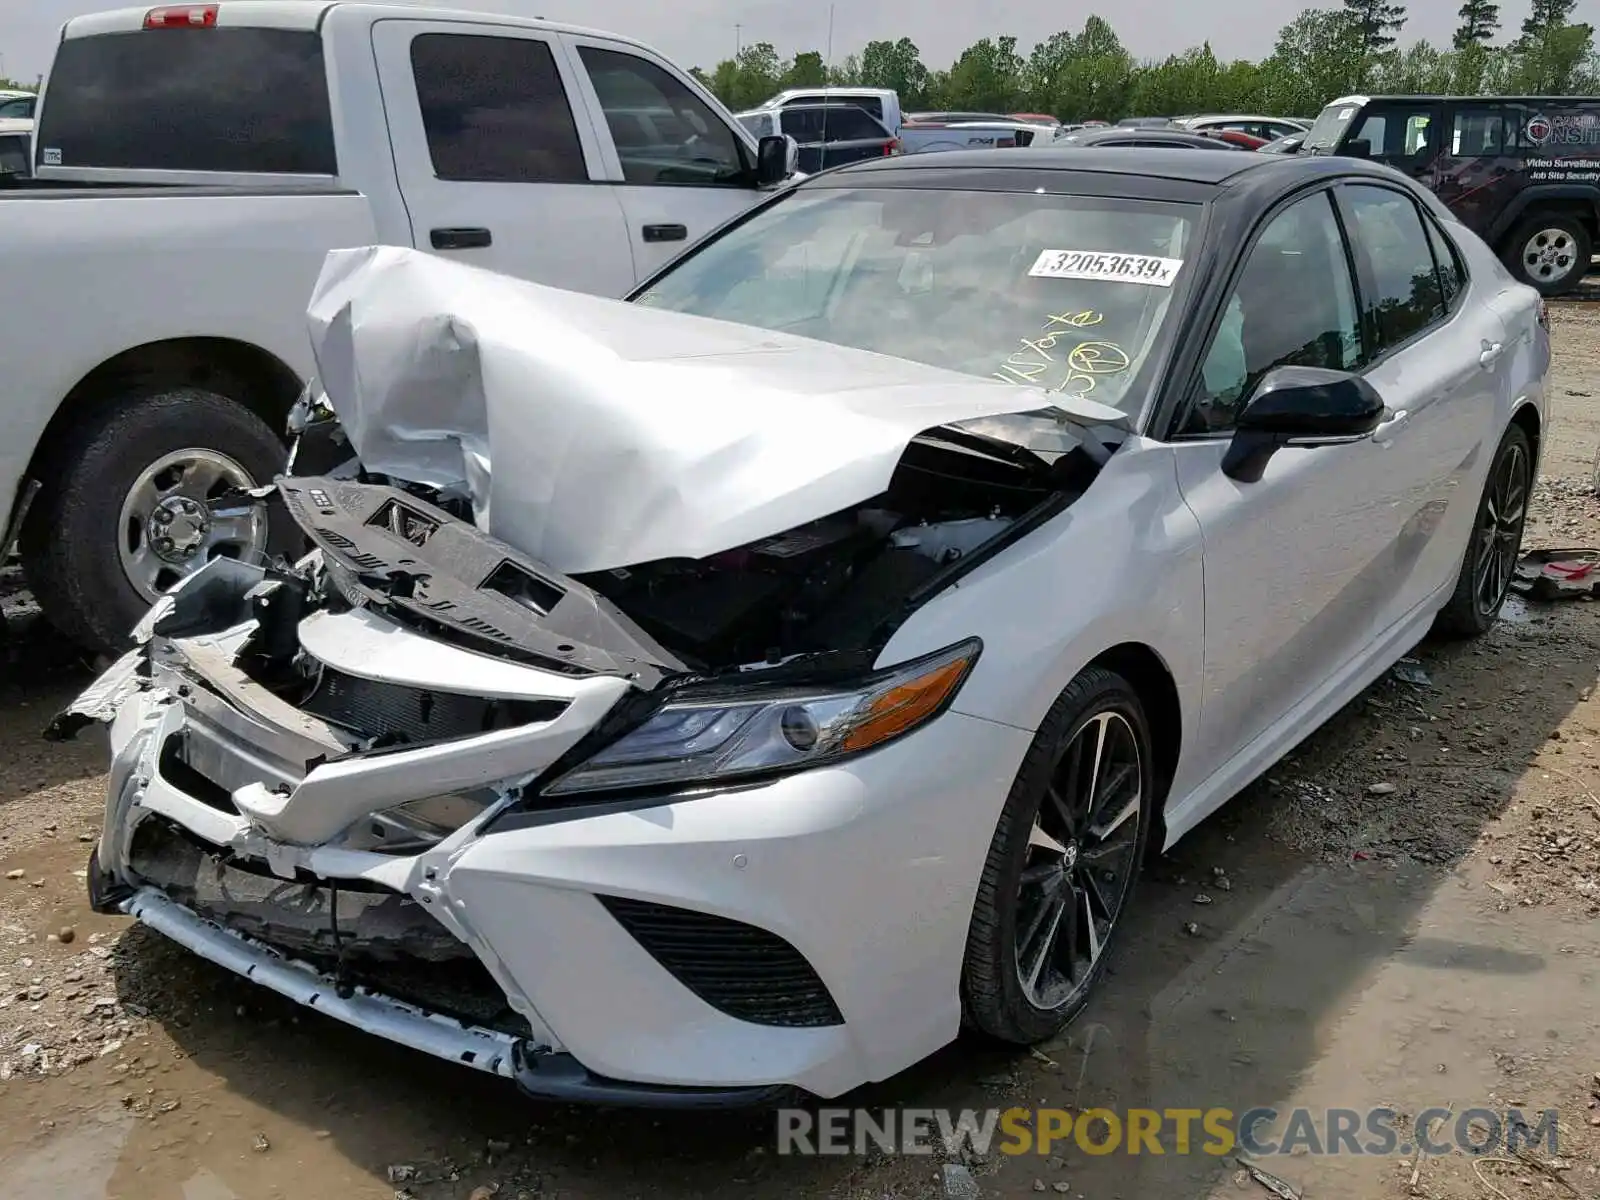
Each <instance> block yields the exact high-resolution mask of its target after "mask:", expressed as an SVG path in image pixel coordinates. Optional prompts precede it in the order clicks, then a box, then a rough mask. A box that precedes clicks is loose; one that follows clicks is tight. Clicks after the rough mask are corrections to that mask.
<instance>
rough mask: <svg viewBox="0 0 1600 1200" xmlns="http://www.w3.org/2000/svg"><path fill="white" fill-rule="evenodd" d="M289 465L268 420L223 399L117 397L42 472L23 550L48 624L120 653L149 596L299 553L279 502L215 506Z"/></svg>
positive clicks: (199, 395)
mask: <svg viewBox="0 0 1600 1200" xmlns="http://www.w3.org/2000/svg"><path fill="white" fill-rule="evenodd" d="M285 459H286V450H285V448H284V444H283V442H282V441H280V440H279V439H278V438H277V437H275V436H274V435H273V432H272V430H271V429H269V428H268V427H267V425H266V423H265V422H264V421H262V420H261V418H260V417H258V416H256V415H255V414H254V413H252V412H250V410H249V409H247V408H245V407H244V406H243V405H241V404H239V403H237V402H235V401H233V400H230V399H228V398H227V397H226V396H220V395H218V394H217V393H215V392H208V391H203V390H201V389H199V388H188V387H180V388H158V389H149V390H145V391H141V392H137V393H134V394H131V395H125V396H122V397H119V398H118V400H117V401H116V402H115V403H114V404H112V405H110V406H108V407H106V408H104V409H102V410H100V411H99V412H97V413H95V414H94V415H93V416H92V417H90V418H89V419H87V420H85V421H84V422H83V423H82V424H80V425H78V426H77V427H76V428H74V429H73V431H72V433H71V434H70V435H69V436H68V437H67V438H66V439H64V440H63V441H62V442H61V443H60V444H58V445H57V446H56V447H55V448H54V450H53V451H52V452H51V453H49V454H48V456H47V457H46V460H45V461H44V462H43V464H42V465H41V467H40V469H39V478H40V479H41V480H42V481H43V484H44V486H43V488H42V489H41V490H40V492H39V495H38V497H37V498H36V499H35V501H34V504H33V509H32V511H31V512H30V513H29V514H28V520H27V524H26V526H25V528H24V529H23V531H22V545H21V549H22V563H23V571H24V573H25V574H26V576H27V579H28V584H29V586H30V587H31V588H32V589H33V593H34V598H35V599H37V600H38V602H39V605H40V607H41V608H42V609H43V610H44V615H45V616H46V618H47V619H48V620H49V621H50V622H51V623H52V624H53V625H55V627H56V628H57V629H59V630H60V631H61V632H62V633H64V634H65V635H67V636H68V637H69V638H71V639H72V640H73V641H75V642H78V643H79V644H80V645H82V646H83V647H84V648H85V649H88V650H92V651H97V652H102V653H114V652H117V651H119V650H121V649H122V648H124V647H125V646H126V645H127V644H128V639H129V635H130V634H131V632H132V629H133V626H134V625H135V624H136V623H137V622H138V620H139V618H140V617H142V616H143V615H144V614H145V612H146V611H148V609H149V607H150V603H151V598H152V594H153V593H154V592H157V591H162V590H165V589H166V588H168V587H170V586H171V585H172V584H173V583H175V582H177V580H178V579H179V578H182V577H183V576H184V575H186V574H188V573H189V572H190V571H192V570H195V569H198V568H199V567H200V566H203V565H204V563H205V562H206V561H207V560H208V558H211V557H217V556H218V555H221V554H225V555H228V556H229V557H242V558H246V559H250V560H254V561H260V557H259V556H260V555H261V554H263V553H271V552H274V551H276V550H279V549H283V548H286V547H289V546H292V545H293V525H292V523H291V522H290V520H289V517H288V514H287V513H285V512H284V511H283V510H282V507H281V506H280V505H263V504H242V503H238V502H235V503H232V504H225V505H224V504H217V503H216V500H217V498H218V497H219V496H221V495H222V494H224V493H225V492H227V491H229V490H231V489H232V488H236V487H239V486H246V487H251V486H256V485H259V484H265V483H270V482H271V481H272V479H273V477H274V476H276V475H277V474H279V473H280V472H281V471H282V470H283V467H284V463H285ZM166 535H170V536H166ZM130 565H133V566H134V567H135V570H134V571H133V573H132V574H130ZM136 577H137V578H136ZM141 583H142V585H143V586H142V587H141V586H140V585H141Z"/></svg>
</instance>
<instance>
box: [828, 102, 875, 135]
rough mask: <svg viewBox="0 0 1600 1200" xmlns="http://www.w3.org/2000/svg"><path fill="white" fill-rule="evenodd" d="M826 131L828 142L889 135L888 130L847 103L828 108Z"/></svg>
mask: <svg viewBox="0 0 1600 1200" xmlns="http://www.w3.org/2000/svg"><path fill="white" fill-rule="evenodd" d="M826 131H827V140H828V141H830V142H852V141H864V140H868V139H871V138H887V137H888V136H889V133H888V131H887V130H886V129H884V127H883V126H882V125H880V124H878V122H877V121H875V120H873V119H872V117H870V116H868V115H867V113H865V112H863V111H862V110H861V109H859V108H854V107H852V106H851V105H848V104H836V105H834V106H833V107H831V108H829V109H828V113H827V124H826Z"/></svg>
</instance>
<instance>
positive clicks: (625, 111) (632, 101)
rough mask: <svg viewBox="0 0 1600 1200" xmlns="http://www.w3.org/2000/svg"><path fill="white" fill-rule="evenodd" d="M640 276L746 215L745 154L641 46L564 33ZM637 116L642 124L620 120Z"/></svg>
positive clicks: (754, 192) (743, 138)
mask: <svg viewBox="0 0 1600 1200" xmlns="http://www.w3.org/2000/svg"><path fill="white" fill-rule="evenodd" d="M563 40H564V41H565V42H567V44H568V45H569V46H570V48H571V51H572V61H573V64H574V66H575V67H576V68H577V71H578V87H579V89H580V91H581V93H582V95H583V97H584V102H585V103H586V105H587V106H588V108H589V111H590V112H591V113H592V114H594V121H595V126H596V129H597V130H598V132H599V134H600V141H601V152H602V155H603V158H604V163H605V172H606V178H607V180H608V181H609V184H608V189H607V190H609V191H611V192H612V194H613V195H614V196H615V197H616V199H617V201H618V202H620V204H621V206H622V211H623V215H624V217H625V218H626V221H627V236H628V240H629V243H630V244H631V246H632V248H633V261H634V266H635V269H636V270H637V272H638V275H639V277H640V278H641V279H642V278H643V277H645V276H646V275H649V274H650V273H652V272H653V271H655V270H656V268H658V267H661V266H664V265H665V264H666V262H667V260H668V259H670V258H672V257H673V256H674V255H676V254H677V253H678V252H679V251H680V250H682V249H683V248H684V247H685V246H687V245H688V244H689V243H690V242H692V241H694V240H696V239H697V238H699V237H701V236H703V235H704V234H706V233H709V232H710V231H711V230H713V229H715V228H716V227H717V226H718V225H720V224H722V223H723V222H724V221H726V220H728V219H729V218H730V217H734V216H737V215H738V214H739V213H741V212H743V211H744V210H745V209H746V208H749V207H750V206H751V205H752V204H754V203H755V202H756V201H757V200H758V199H760V197H761V195H762V193H761V192H760V191H759V190H758V189H757V188H756V185H755V165H756V164H755V147H754V145H753V144H752V142H751V141H750V140H747V135H745V134H744V133H743V131H742V130H739V129H737V127H736V125H735V124H734V123H732V122H730V121H729V120H727V119H726V117H725V116H724V115H723V114H722V113H721V112H719V111H718V110H717V109H716V108H715V107H714V106H713V105H712V104H709V103H707V101H706V99H705V98H704V97H703V96H701V95H699V94H698V93H697V92H696V91H695V89H694V88H693V87H691V86H690V84H689V83H688V82H687V81H686V80H685V79H684V77H683V76H682V75H681V74H680V73H679V72H678V71H677V69H676V68H673V67H671V66H669V65H668V64H667V63H666V62H664V61H662V60H660V59H657V58H655V57H654V56H653V55H651V54H650V53H649V52H648V51H646V50H644V49H642V48H641V47H638V46H634V45H631V44H625V43H622V42H612V41H609V40H606V39H603V38H595V37H588V36H583V35H567V36H565V37H564V38H563ZM640 112H645V113H647V114H648V115H649V118H650V119H649V121H648V122H637V121H634V120H631V119H629V114H637V113H640Z"/></svg>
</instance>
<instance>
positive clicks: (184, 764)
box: [156, 733, 239, 816]
mask: <svg viewBox="0 0 1600 1200" xmlns="http://www.w3.org/2000/svg"><path fill="white" fill-rule="evenodd" d="M188 748H189V742H188V739H187V738H186V737H185V736H184V735H183V734H181V733H175V734H173V735H172V736H171V737H169V738H168V739H167V740H166V741H165V742H163V743H162V745H161V755H160V757H159V758H157V759H156V770H157V771H158V772H160V774H161V778H163V779H165V780H166V781H167V782H168V783H170V784H171V785H172V786H173V787H175V788H177V789H178V790H179V791H180V792H185V793H187V794H188V795H190V796H192V797H194V799H196V800H198V801H200V803H201V804H204V805H206V806H207V807H208V808H214V809H216V810H217V811H218V812H225V813H232V814H233V815H234V816H238V815H239V809H238V807H237V806H236V805H235V804H234V802H233V793H232V792H230V791H228V789H227V788H225V787H223V786H222V785H221V784H220V783H217V782H216V781H215V780H212V779H210V778H208V777H207V776H205V775H202V774H201V773H200V772H199V771H198V770H197V769H196V768H195V767H193V766H191V765H190V763H189V760H188V757H187V755H188Z"/></svg>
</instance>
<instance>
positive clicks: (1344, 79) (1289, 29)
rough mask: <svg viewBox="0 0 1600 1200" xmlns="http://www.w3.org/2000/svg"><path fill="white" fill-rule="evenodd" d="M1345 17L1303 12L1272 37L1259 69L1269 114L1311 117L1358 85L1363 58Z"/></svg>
mask: <svg viewBox="0 0 1600 1200" xmlns="http://www.w3.org/2000/svg"><path fill="white" fill-rule="evenodd" d="M1360 37H1361V31H1360V30H1359V29H1358V28H1357V27H1356V24H1355V20H1354V18H1353V17H1352V16H1351V14H1350V13H1348V12H1344V11H1340V10H1337V9H1319V8H1308V9H1306V10H1305V11H1304V12H1302V13H1301V14H1300V15H1299V16H1297V17H1296V18H1295V19H1294V20H1292V21H1290V22H1289V23H1288V24H1287V25H1285V26H1284V27H1283V28H1282V29H1280V30H1279V31H1278V42H1277V45H1275V46H1274V47H1273V49H1272V54H1271V55H1270V56H1269V57H1268V58H1267V61H1266V62H1265V63H1263V64H1262V66H1263V67H1264V68H1265V69H1266V71H1267V76H1268V79H1267V85H1266V88H1265V89H1264V93H1265V96H1266V98H1267V101H1268V107H1269V108H1270V109H1271V110H1272V111H1274V112H1282V113H1314V112H1317V111H1319V110H1320V109H1321V108H1322V106H1323V105H1324V104H1326V103H1327V102H1328V101H1329V100H1332V99H1333V98H1334V97H1335V96H1346V95H1349V94H1350V93H1351V92H1353V91H1354V90H1355V89H1356V88H1357V87H1359V86H1360V84H1361V73H1362V71H1363V69H1364V67H1365V60H1366V55H1365V53H1364V51H1363V48H1362V43H1361V40H1360Z"/></svg>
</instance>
